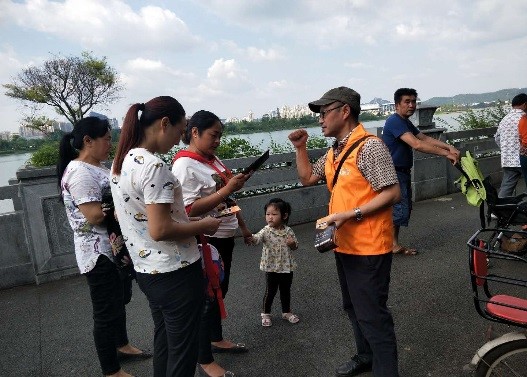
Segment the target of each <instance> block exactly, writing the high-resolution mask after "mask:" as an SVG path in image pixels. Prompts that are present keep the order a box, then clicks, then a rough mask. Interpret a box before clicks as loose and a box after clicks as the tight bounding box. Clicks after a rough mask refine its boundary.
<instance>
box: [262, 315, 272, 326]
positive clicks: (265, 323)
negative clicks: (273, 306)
mask: <svg viewBox="0 0 527 377" xmlns="http://www.w3.org/2000/svg"><path fill="white" fill-rule="evenodd" d="M261 315H262V326H263V327H269V326H271V325H272V323H271V314H267V313H262V314H261Z"/></svg>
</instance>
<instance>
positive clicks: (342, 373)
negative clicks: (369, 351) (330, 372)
mask: <svg viewBox="0 0 527 377" xmlns="http://www.w3.org/2000/svg"><path fill="white" fill-rule="evenodd" d="M371 364H372V363H371V360H363V359H362V358H361V357H360V356H359V355H355V356H353V357H352V358H351V360H350V361H347V362H345V363H344V364H341V365H339V367H338V368H337V371H336V372H337V377H352V376H357V375H359V374H361V373H364V372H369V371H371Z"/></svg>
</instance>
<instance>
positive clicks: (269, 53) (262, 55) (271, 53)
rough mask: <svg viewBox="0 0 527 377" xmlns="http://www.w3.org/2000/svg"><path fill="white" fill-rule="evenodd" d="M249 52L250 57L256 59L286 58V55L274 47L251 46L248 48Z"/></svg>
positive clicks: (272, 59) (273, 59)
mask: <svg viewBox="0 0 527 377" xmlns="http://www.w3.org/2000/svg"><path fill="white" fill-rule="evenodd" d="M247 54H248V55H249V59H250V60H254V61H260V60H268V61H275V60H282V59H284V56H282V54H281V53H280V52H279V51H278V50H275V49H272V48H270V49H268V50H265V49H262V48H256V47H249V48H248V49H247Z"/></svg>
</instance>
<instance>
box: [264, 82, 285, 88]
mask: <svg viewBox="0 0 527 377" xmlns="http://www.w3.org/2000/svg"><path fill="white" fill-rule="evenodd" d="M267 86H268V87H269V88H270V89H285V88H287V87H288V83H287V80H279V81H270V82H269V83H268V84H267Z"/></svg>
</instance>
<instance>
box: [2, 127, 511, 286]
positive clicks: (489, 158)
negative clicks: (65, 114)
mask: <svg viewBox="0 0 527 377" xmlns="http://www.w3.org/2000/svg"><path fill="white" fill-rule="evenodd" d="M493 134H494V131H493V130H490V129H489V130H474V131H463V132H454V133H443V134H441V135H440V137H441V138H442V139H443V140H446V141H448V142H450V143H453V144H454V145H456V146H457V147H458V148H459V149H461V150H462V151H465V150H470V151H471V152H473V154H474V155H475V156H476V157H479V161H480V167H481V170H482V171H483V173H484V174H485V175H488V174H491V175H493V176H495V177H496V178H497V179H498V180H499V178H500V174H501V173H500V162H499V156H498V155H496V149H497V147H496V145H495V143H494V142H493V140H492V138H490V137H489V136H491V135H493ZM323 153H325V150H323V149H319V150H311V151H310V152H309V154H310V158H312V159H315V158H317V157H319V156H321V155H322V154H323ZM253 160H254V157H252V158H240V159H233V160H226V161H225V163H226V165H227V166H228V167H229V168H231V169H240V168H244V167H246V166H247V165H249V163H250V162H252V161H253ZM414 160H415V161H414V166H415V169H414V171H413V173H412V185H413V191H414V200H415V201H419V200H424V199H429V198H433V197H437V196H442V195H447V194H450V193H453V192H456V191H458V189H457V188H456V187H455V185H454V183H453V181H454V180H455V179H456V178H457V177H459V175H460V174H459V172H458V171H457V170H456V169H455V168H453V167H452V166H451V164H450V163H449V162H448V161H447V160H446V159H445V158H442V157H435V156H430V155H424V154H421V153H415V155H414ZM272 197H281V198H283V199H284V200H286V201H288V202H290V203H291V205H292V207H293V212H292V215H291V219H290V224H291V225H295V224H301V223H307V222H314V221H315V220H316V219H318V218H320V217H322V216H324V215H325V214H326V213H327V202H328V198H329V195H328V191H327V188H326V186H325V185H324V184H320V185H317V186H314V187H302V186H301V185H299V183H298V178H297V173H296V164H295V155H294V153H285V154H277V155H271V156H270V158H269V160H268V161H267V163H266V166H264V168H263V169H261V170H259V171H257V172H256V173H255V174H254V175H253V176H252V177H251V178H250V179H249V180H248V181H247V183H246V185H245V187H244V189H243V191H242V192H241V197H240V198H239V200H238V202H239V205H240V207H241V208H242V211H243V212H242V213H243V216H244V219H245V221H246V223H247V225H248V226H249V228H250V229H252V230H253V231H256V230H259V229H260V228H261V227H262V226H264V225H265V222H264V212H263V207H264V204H265V203H266V202H267V201H268V200H269V199H270V198H272ZM0 200H12V202H13V208H14V211H13V212H9V213H5V214H0V234H2V241H3V242H2V243H3V244H2V248H0V288H7V287H12V286H16V285H21V284H31V283H37V284H40V283H44V282H47V281H52V280H56V279H60V278H62V277H65V276H68V275H72V274H77V273H78V269H77V265H76V262H75V254H74V247H73V233H72V231H71V228H70V226H69V224H68V221H67V219H66V214H65V211H64V206H63V204H62V202H61V200H60V198H59V195H58V187H57V179H56V177H55V168H54V167H49V168H41V169H37V168H28V167H26V168H22V169H20V170H19V171H18V172H17V174H16V180H12V181H10V185H9V186H5V187H0Z"/></svg>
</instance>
